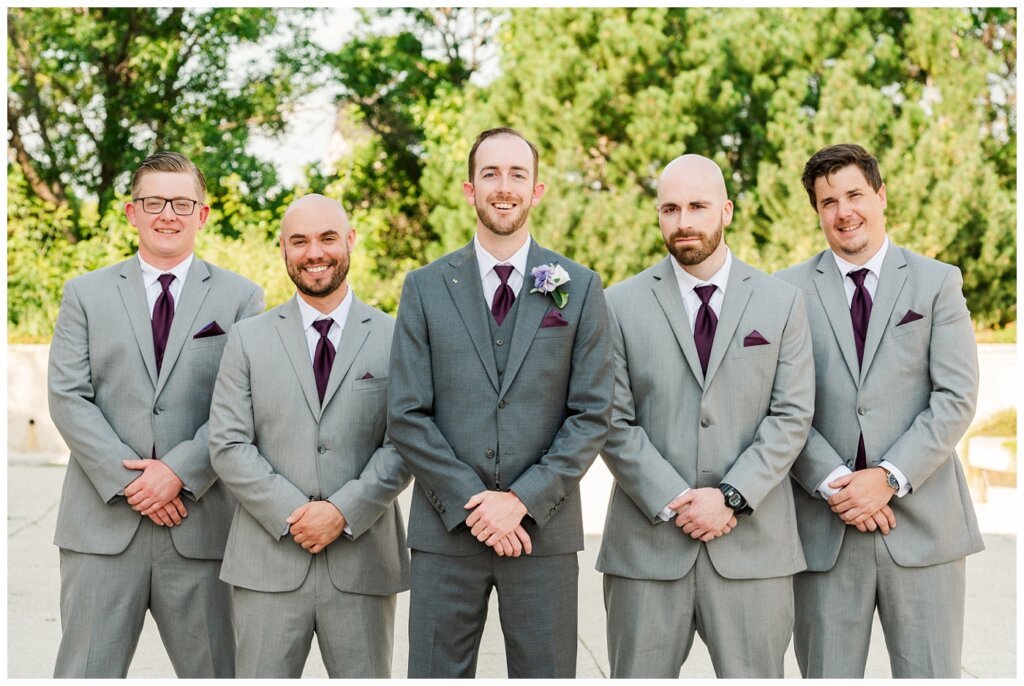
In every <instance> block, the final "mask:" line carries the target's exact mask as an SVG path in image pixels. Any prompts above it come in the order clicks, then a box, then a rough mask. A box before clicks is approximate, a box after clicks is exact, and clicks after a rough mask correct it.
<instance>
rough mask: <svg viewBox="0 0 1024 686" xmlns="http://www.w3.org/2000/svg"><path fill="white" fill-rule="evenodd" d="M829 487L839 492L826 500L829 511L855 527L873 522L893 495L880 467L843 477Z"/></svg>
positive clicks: (893, 492)
mask: <svg viewBox="0 0 1024 686" xmlns="http://www.w3.org/2000/svg"><path fill="white" fill-rule="evenodd" d="M829 487H830V488H839V489H842V490H840V491H839V492H838V493H836V494H835V495H833V496H832V497H831V498H829V499H828V504H829V506H830V507H831V508H832V511H833V512H835V513H836V514H837V515H839V517H840V518H841V519H842V520H843V521H844V522H846V523H847V524H852V525H854V526H856V525H858V524H863V523H864V522H866V521H867V520H868V519H869V518H872V519H873V516H874V514H875V513H876V512H878V511H879V510H881V509H882V508H883V507H884V506H886V505H888V504H889V499H890V498H892V497H893V496H894V495H895V491H893V490H892V488H891V487H890V486H889V483H888V481H886V473H885V470H884V469H882V468H881V467H872V468H870V469H861V470H859V471H856V472H852V473H850V474H844V475H843V476H841V477H839V478H838V479H836V480H835V481H832V482H830V483H829ZM876 524H877V520H876Z"/></svg>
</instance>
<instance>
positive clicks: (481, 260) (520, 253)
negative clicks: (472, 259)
mask: <svg viewBox="0 0 1024 686" xmlns="http://www.w3.org/2000/svg"><path fill="white" fill-rule="evenodd" d="M532 240H533V239H532V238H531V237H530V234H526V242H525V243H523V247H521V248H519V250H516V251H515V252H514V253H513V254H512V256H511V257H509V258H508V259H507V260H499V259H498V258H496V257H495V256H494V255H492V254H491V253H489V252H487V250H485V249H484V247H483V246H482V245H480V239H479V237H477V236H473V248H474V249H475V250H476V265H477V267H479V268H480V280H481V281H483V279H484V277H485V276H487V272H489V271H491V270H492V269H494V265H496V264H510V265H512V268H513V269H515V270H516V271H517V272H519V274H520V275H521V276H522V277H523V278H525V277H526V260H527V258H528V257H529V255H530V243H531V241H532Z"/></svg>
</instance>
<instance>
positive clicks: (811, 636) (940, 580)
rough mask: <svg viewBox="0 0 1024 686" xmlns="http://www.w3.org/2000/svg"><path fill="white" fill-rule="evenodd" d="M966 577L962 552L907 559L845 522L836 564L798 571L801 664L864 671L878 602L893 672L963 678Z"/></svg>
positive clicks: (810, 668)
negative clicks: (937, 558)
mask: <svg viewBox="0 0 1024 686" xmlns="http://www.w3.org/2000/svg"><path fill="white" fill-rule="evenodd" d="M966 578H967V577H966V565H965V562H964V559H963V558H961V559H959V560H954V561H953V562H946V563H943V564H937V565H929V566H927V567H901V566H899V565H898V564H896V563H895V562H893V560H892V556H891V555H890V554H889V549H888V548H887V547H886V545H885V541H883V540H882V534H880V533H877V532H876V533H862V532H860V531H857V530H856V529H855V528H854V527H852V526H851V527H847V528H846V532H845V535H844V536H843V546H842V548H840V550H839V559H838V560H836V564H835V566H834V567H833V568H832V569H830V570H828V571H825V572H801V573H800V574H797V575H796V576H795V577H794V579H793V589H794V595H795V599H796V626H795V629H794V640H793V646H794V648H795V649H796V659H797V662H798V663H799V665H800V672H801V673H802V674H803V676H804V677H831V678H846V679H851V678H852V679H860V678H863V677H864V668H865V664H866V663H867V658H868V645H869V643H870V641H871V623H872V617H873V615H874V613H875V606H876V605H877V607H878V619H879V621H880V622H881V624H882V631H883V632H884V633H885V644H886V647H887V648H888V650H889V663H890V666H891V668H892V675H893V676H894V677H896V678H912V677H932V678H944V679H959V678H960V676H961V670H960V661H961V655H962V653H963V642H964V595H965V592H966V588H967V581H966Z"/></svg>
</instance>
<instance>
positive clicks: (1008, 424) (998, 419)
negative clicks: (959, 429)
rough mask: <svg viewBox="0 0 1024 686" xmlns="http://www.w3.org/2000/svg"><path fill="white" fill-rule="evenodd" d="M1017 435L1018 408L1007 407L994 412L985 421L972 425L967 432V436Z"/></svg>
mask: <svg viewBox="0 0 1024 686" xmlns="http://www.w3.org/2000/svg"><path fill="white" fill-rule="evenodd" d="M1016 435H1017V408H1015V407H1007V408H1005V409H1002V410H999V411H998V412H993V413H992V414H991V415H989V416H988V418H986V419H985V420H984V421H982V422H979V423H978V424H976V425H975V426H973V427H971V430H970V431H968V432H967V438H973V437H974V436H1016Z"/></svg>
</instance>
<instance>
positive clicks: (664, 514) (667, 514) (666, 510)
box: [658, 488, 690, 522]
mask: <svg viewBox="0 0 1024 686" xmlns="http://www.w3.org/2000/svg"><path fill="white" fill-rule="evenodd" d="M688 490H690V489H689V488H687V489H685V490H684V491H683V493H686V491H688ZM683 493H680V494H679V495H682V494H683ZM679 495H677V496H676V498H678V497H679ZM676 498H672V500H675V499H676ZM677 514H679V513H678V512H676V511H675V510H673V509H672V508H671V507H669V506H668V505H666V506H665V507H663V508H662V509H661V512H659V513H658V519H660V520H661V521H663V522H667V521H669V520H670V519H672V518H673V517H675V516H676V515H677Z"/></svg>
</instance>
